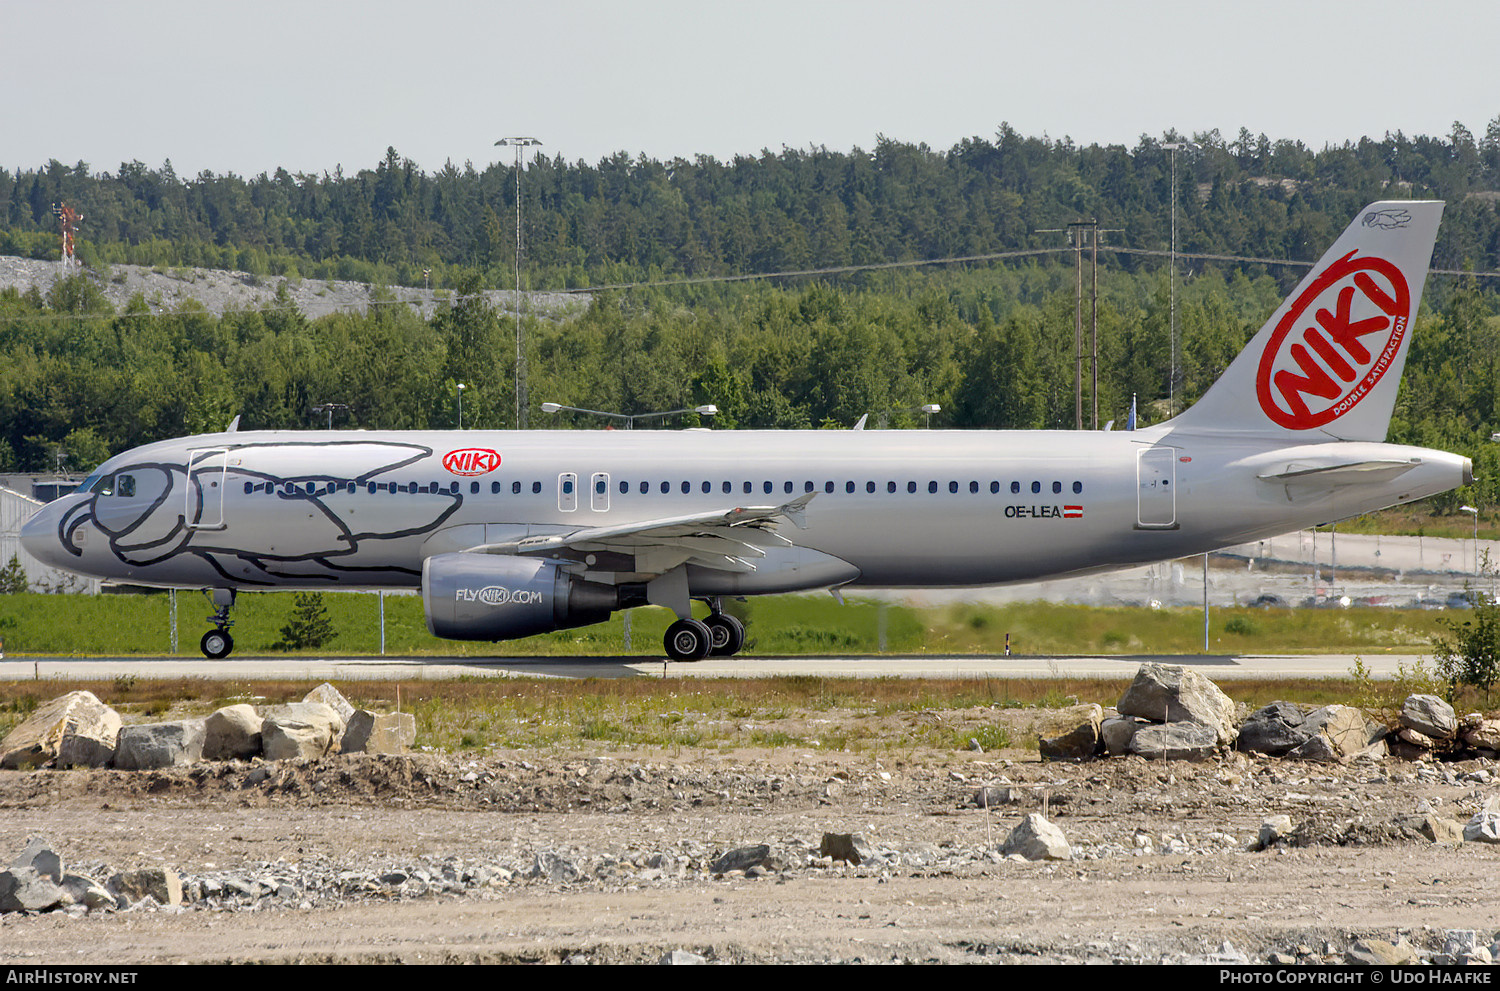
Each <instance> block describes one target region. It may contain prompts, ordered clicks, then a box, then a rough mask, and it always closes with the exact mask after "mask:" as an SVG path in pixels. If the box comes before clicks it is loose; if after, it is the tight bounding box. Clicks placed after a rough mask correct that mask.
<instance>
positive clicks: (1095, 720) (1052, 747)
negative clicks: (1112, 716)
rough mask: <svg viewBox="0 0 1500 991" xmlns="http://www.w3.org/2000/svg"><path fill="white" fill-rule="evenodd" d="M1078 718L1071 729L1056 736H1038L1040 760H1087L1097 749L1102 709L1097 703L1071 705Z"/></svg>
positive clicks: (1102, 714)
mask: <svg viewBox="0 0 1500 991" xmlns="http://www.w3.org/2000/svg"><path fill="white" fill-rule="evenodd" d="M1071 712H1072V713H1073V714H1074V717H1075V718H1076V719H1077V720H1078V721H1077V722H1076V724H1075V725H1074V726H1073V728H1072V729H1069V730H1066V731H1065V732H1063V733H1060V734H1058V735H1056V736H1040V735H1039V736H1038V737H1037V749H1038V750H1040V751H1041V755H1042V760H1089V759H1091V758H1093V757H1094V755H1095V754H1097V753H1098V751H1099V724H1100V723H1101V722H1103V720H1104V710H1103V709H1102V708H1100V707H1099V706H1097V705H1081V706H1073V707H1072V710H1071Z"/></svg>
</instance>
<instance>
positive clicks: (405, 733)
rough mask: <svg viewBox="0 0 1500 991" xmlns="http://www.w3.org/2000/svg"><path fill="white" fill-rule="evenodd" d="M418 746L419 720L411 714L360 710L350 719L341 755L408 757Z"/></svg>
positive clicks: (341, 746) (345, 731) (340, 749)
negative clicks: (398, 755)
mask: <svg viewBox="0 0 1500 991" xmlns="http://www.w3.org/2000/svg"><path fill="white" fill-rule="evenodd" d="M416 742H417V717H416V716H414V715H412V714H411V713H409V712H387V713H382V714H378V715H377V714H376V713H373V712H370V711H369V710H368V709H359V710H357V711H355V713H354V714H353V716H351V717H350V718H349V723H348V726H347V728H345V730H344V737H343V742H342V744H341V745H340V748H339V752H340V753H345V754H360V753H363V754H404V753H406V751H407V750H408V749H410V747H411V746H412V744H414V743H416Z"/></svg>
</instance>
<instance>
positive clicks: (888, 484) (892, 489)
mask: <svg viewBox="0 0 1500 991" xmlns="http://www.w3.org/2000/svg"><path fill="white" fill-rule="evenodd" d="M885 490H886V491H887V492H895V491H896V483H895V482H886V483H885Z"/></svg>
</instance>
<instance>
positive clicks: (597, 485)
mask: <svg viewBox="0 0 1500 991" xmlns="http://www.w3.org/2000/svg"><path fill="white" fill-rule="evenodd" d="M606 487H607V486H606V485H605V484H604V479H602V478H600V479H598V480H597V481H595V482H594V491H595V492H597V493H599V494H600V495H603V494H604V490H605V488H606Z"/></svg>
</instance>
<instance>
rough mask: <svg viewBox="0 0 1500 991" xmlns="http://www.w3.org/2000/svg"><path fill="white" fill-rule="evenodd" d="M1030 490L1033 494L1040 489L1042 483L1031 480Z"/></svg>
mask: <svg viewBox="0 0 1500 991" xmlns="http://www.w3.org/2000/svg"><path fill="white" fill-rule="evenodd" d="M1031 491H1032V493H1033V494H1034V493H1037V492H1040V491H1042V483H1041V482H1032V483H1031Z"/></svg>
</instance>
